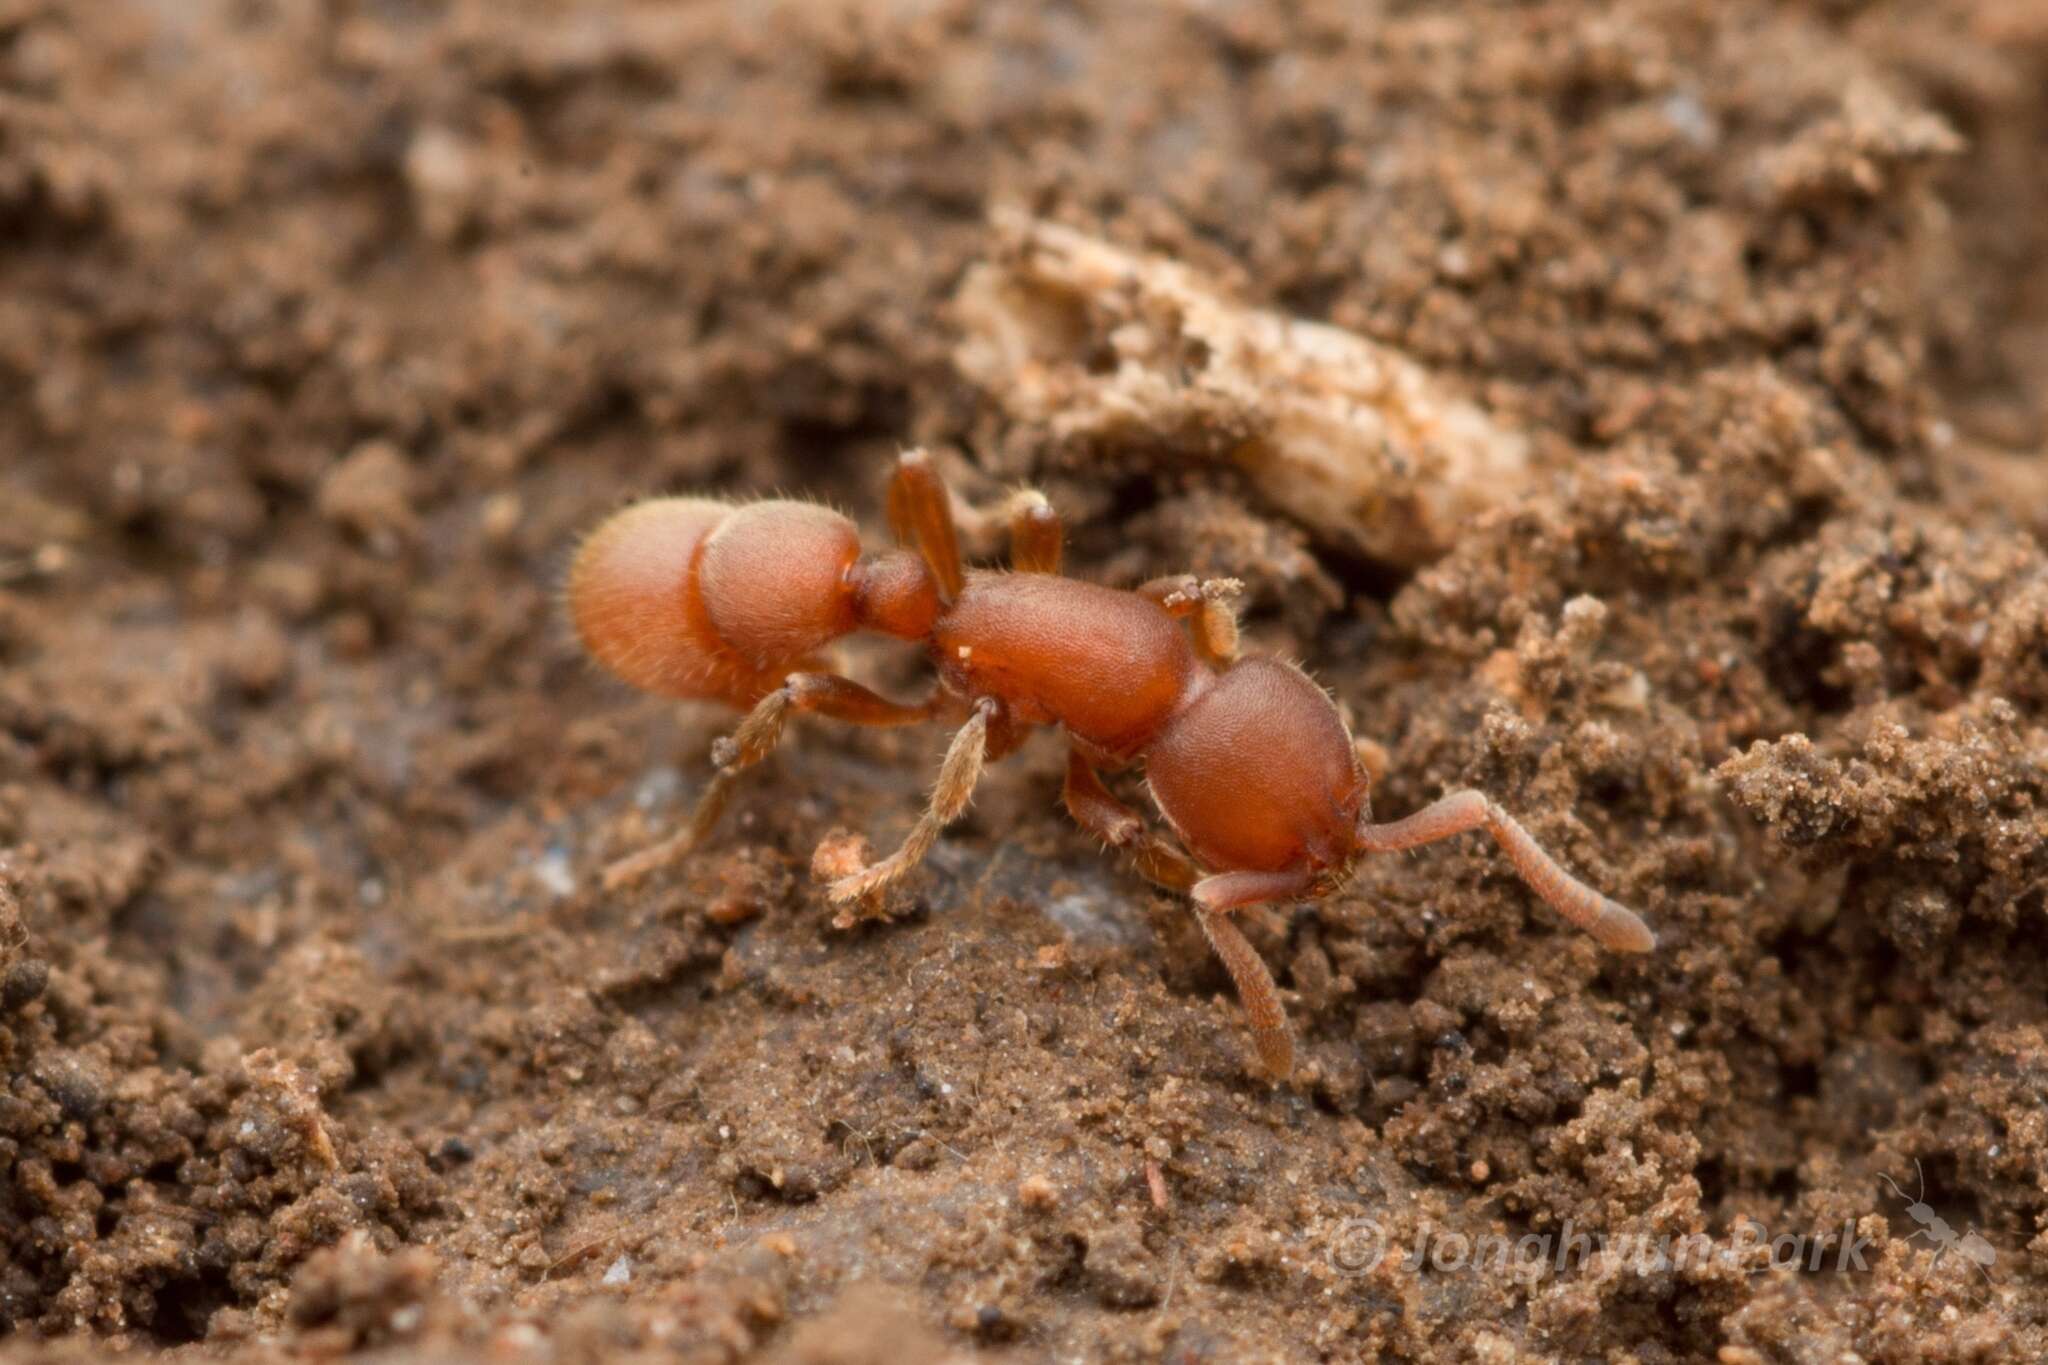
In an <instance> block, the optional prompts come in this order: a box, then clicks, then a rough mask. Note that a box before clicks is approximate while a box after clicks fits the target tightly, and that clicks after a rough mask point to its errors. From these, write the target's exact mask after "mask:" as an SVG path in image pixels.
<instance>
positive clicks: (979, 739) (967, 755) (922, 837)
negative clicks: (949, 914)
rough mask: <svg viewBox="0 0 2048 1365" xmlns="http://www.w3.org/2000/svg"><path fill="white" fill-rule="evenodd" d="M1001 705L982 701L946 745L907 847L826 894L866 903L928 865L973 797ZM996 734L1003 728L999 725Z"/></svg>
mask: <svg viewBox="0 0 2048 1365" xmlns="http://www.w3.org/2000/svg"><path fill="white" fill-rule="evenodd" d="M1000 719H1001V705H1000V703H998V702H996V701H995V700H994V699H993V698H986V697H985V698H983V699H982V700H980V701H978V702H976V703H975V704H974V714H973V715H971V716H969V717H968V719H967V723H966V724H965V725H963V726H961V727H960V730H959V732H958V733H957V734H955V735H954V736H953V742H952V743H951V744H950V745H948V746H947V747H946V757H945V761H944V762H942V763H940V764H939V781H938V784H937V785H936V786H935V787H933V788H932V799H931V801H930V803H929V804H928V805H926V807H925V809H924V814H922V815H920V816H918V818H917V823H916V824H915V825H913V826H911V829H910V834H909V836H908V837H907V838H905V839H904V841H903V846H902V847H901V848H899V849H897V850H896V851H895V852H894V853H891V854H890V855H889V856H888V857H886V858H884V859H882V860H881V861H880V862H878V863H875V864H873V865H872V866H870V867H865V868H862V869H861V870H860V871H859V872H856V873H854V874H852V875H851V876H847V877H841V878H840V879H839V880H838V881H836V882H833V883H832V885H831V887H830V888H829V889H828V890H827V892H826V894H827V895H828V896H830V897H831V898H832V899H833V900H834V901H836V902H838V903H839V904H841V905H846V904H849V903H850V902H853V901H858V900H864V899H866V898H867V897H869V896H874V895H878V894H880V893H881V892H882V891H885V890H887V889H888V888H889V887H891V886H893V885H895V884H896V883H897V882H899V881H901V880H902V879H903V878H904V877H905V876H906V875H908V874H909V873H910V872H912V871H914V870H915V869H916V867H917V865H918V864H919V863H921V862H923V861H924V858H925V855H926V854H927V853H930V852H931V851H932V845H933V844H935V843H937V842H938V841H939V834H940V832H941V831H942V830H944V829H945V828H946V826H947V825H950V824H952V823H953V821H955V820H957V819H959V818H960V813H961V812H962V811H964V810H966V809H967V802H968V800H969V798H971V797H972V796H973V795H974V786H975V783H977V782H979V781H980V780H981V770H982V766H983V765H984V764H985V763H986V762H987V759H988V753H989V731H990V726H991V723H992V722H1000ZM997 728H998V730H999V731H1000V730H1002V729H1003V727H1002V726H1001V725H1000V724H998V726H997Z"/></svg>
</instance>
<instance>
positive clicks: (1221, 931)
mask: <svg viewBox="0 0 2048 1365" xmlns="http://www.w3.org/2000/svg"><path fill="white" fill-rule="evenodd" d="M1195 920H1196V922H1197V923H1199V924H1200V925H1201V926H1202V932H1203V934H1205V935H1207V936H1208V939H1209V947H1210V949H1211V950H1213V951H1214V952H1215V954H1216V956H1217V957H1219V958H1222V959H1223V965H1224V967H1225V968H1227V969H1228V970H1229V972H1230V979H1231V981H1232V982H1233V983H1235V984H1236V986H1237V998H1238V1001H1239V1003H1240V1004H1242V1005H1243V1006H1244V1017H1245V1018H1246V1019H1247V1020H1248V1021H1250V1023H1251V1026H1252V1043H1253V1045H1254V1046H1255V1047H1257V1048H1258V1050H1259V1061H1260V1062H1261V1063H1263V1064H1264V1065H1265V1068H1266V1072H1267V1074H1268V1075H1270V1076H1271V1077H1272V1078H1273V1079H1274V1080H1276V1081H1284V1080H1286V1079H1287V1078H1288V1077H1290V1076H1292V1075H1293V1074H1294V1027H1293V1025H1291V1024H1289V1023H1288V1022H1287V1011H1286V1010H1285V1009H1284V1008H1282V1006H1281V1004H1280V988H1279V987H1278V986H1275V985H1274V984H1273V973H1272V972H1271V971H1270V970H1269V969H1268V968H1267V966H1266V959H1264V958H1262V957H1260V956H1259V953H1258V949H1256V948H1254V947H1252V945H1251V940H1249V939H1247V938H1246V937H1245V936H1244V931H1243V930H1241V929H1239V928H1238V927H1237V923H1236V921H1234V920H1232V919H1231V918H1230V916H1229V915H1228V914H1225V913H1224V912H1222V911H1220V910H1210V909H1207V908H1206V907H1204V906H1200V905H1197V906H1196V907H1195Z"/></svg>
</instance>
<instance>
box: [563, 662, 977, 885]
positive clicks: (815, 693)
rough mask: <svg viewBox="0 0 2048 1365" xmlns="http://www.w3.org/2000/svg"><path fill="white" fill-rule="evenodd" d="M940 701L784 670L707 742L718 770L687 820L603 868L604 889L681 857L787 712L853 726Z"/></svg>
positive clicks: (771, 745)
mask: <svg viewBox="0 0 2048 1365" xmlns="http://www.w3.org/2000/svg"><path fill="white" fill-rule="evenodd" d="M943 704H944V696H943V694H942V693H934V694H933V695H932V696H931V698H930V699H928V700H926V701H923V702H919V703H917V704H916V705H914V706H905V705H903V704H901V703H900V702H893V701H890V700H889V699H888V698H887V697H882V696H878V695H876V694H875V693H873V692H870V691H869V690H868V689H867V688H865V687H862V686H861V685H860V684H859V683H857V682H854V681H852V680H850V679H847V678H842V677H840V676H838V675H837V674H834V673H792V674H790V675H789V677H787V678H785V679H784V680H783V683H782V686H780V687H778V688H776V689H775V690H774V691H773V692H770V693H769V694H768V695H767V696H765V697H763V698H761V700H760V701H758V702H756V703H755V704H754V709H753V710H751V711H749V712H747V715H746V718H745V719H744V720H742V721H741V722H740V723H739V728H738V729H736V730H734V731H733V732H732V734H731V735H730V736H728V737H726V738H724V739H721V740H719V741H718V742H717V743H715V744H713V745H712V746H711V759H712V762H714V763H715V764H717V765H718V770H717V771H716V772H714V773H713V774H712V775H711V782H710V784H709V785H708V786H706V787H705V788H704V794H703V795H702V796H700V797H698V798H697V808H696V809H695V810H694V811H692V812H691V814H690V822H689V823H688V824H686V825H684V826H683V828H682V829H681V830H680V831H678V832H677V833H676V834H674V835H673V836H671V837H670V838H667V839H664V840H662V841H661V842H660V843H658V844H655V845H653V846H652V847H651V848H644V849H642V850H640V852H638V853H635V854H632V855H631V856H629V857H625V858H621V859H619V860H618V861H617V862H614V863H613V864H611V866H609V867H607V868H606V869H605V870H604V889H605V890H607V891H619V890H622V889H624V888H626V887H629V886H631V885H633V884H634V883H635V882H638V881H639V880H641V879H642V878H643V877H645V876H647V875H648V874H649V873H651V872H656V871H659V870H660V869H662V868H664V867H668V866H670V865H672V864H674V863H677V862H680V861H682V860H683V859H684V858H687V857H688V856H689V855H690V853H691V851H692V850H694V849H695V848H696V847H697V845H698V844H699V843H701V842H703V840H704V838H705V836H706V835H708V834H710V832H711V827H712V826H713V825H715V824H717V823H718V817H719V815H720V814H721V813H722V812H723V811H724V810H725V803H726V801H727V800H728V799H729V798H730V797H731V795H732V788H733V785H734V783H736V782H737V781H738V780H739V775H740V774H741V773H743V772H745V771H746V770H747V769H748V768H751V767H753V766H754V765H755V764H756V763H759V762H760V761H761V760H762V759H764V758H766V757H767V756H768V755H769V754H770V753H772V752H773V751H774V749H775V746H776V744H778V743H779V742H780V741H781V739H782V729H783V726H785V725H787V724H788V723H789V717H790V716H791V714H792V713H808V714H810V715H816V716H828V717H830V718H831V719H833V720H843V721H848V722H850V723H852V724H855V725H915V724H917V723H919V722H920V721H926V720H930V719H931V718H932V717H933V716H934V715H935V714H937V713H938V711H939V709H940V707H941V706H942V705H943Z"/></svg>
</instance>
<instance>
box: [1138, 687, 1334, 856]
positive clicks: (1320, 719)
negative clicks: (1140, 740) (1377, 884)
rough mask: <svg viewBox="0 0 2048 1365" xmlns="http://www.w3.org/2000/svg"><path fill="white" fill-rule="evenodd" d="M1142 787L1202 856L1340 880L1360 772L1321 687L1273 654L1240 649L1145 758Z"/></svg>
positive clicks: (1168, 728)
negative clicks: (1245, 653) (1249, 654)
mask: <svg viewBox="0 0 2048 1365" xmlns="http://www.w3.org/2000/svg"><path fill="white" fill-rule="evenodd" d="M1145 771H1146V780H1147V782H1148V783H1149V784H1150V786H1151V788H1152V796H1153V799H1154V800H1155V801H1157V802H1158V804H1159V808H1160V810H1161V811H1162V812H1163V813H1164V814H1165V815H1166V817H1167V819H1168V820H1169V821H1170V822H1171V823H1172V824H1173V827H1174V828H1175V829H1176V830H1177V831H1178V832H1179V833H1180V836H1181V838H1182V839H1183V840H1184V841H1185V842H1186V843H1187V845H1188V847H1189V849H1190V851H1192V852H1193V853H1194V854H1195V855H1196V856H1197V857H1198V858H1200V859H1201V860H1202V862H1203V863H1204V864H1205V865H1207V866H1209V867H1212V868H1224V869H1230V870H1233V871H1254V872H1270V871H1281V870H1287V871H1308V872H1314V873H1316V874H1317V876H1318V881H1319V884H1320V882H1321V881H1323V880H1325V879H1327V878H1333V877H1334V878H1336V879H1337V880H1341V878H1342V874H1343V872H1344V871H1345V870H1348V869H1349V868H1350V867H1351V865H1352V864H1353V863H1354V862H1355V861H1356V859H1357V852H1358V834H1357V827H1358V821H1359V818H1360V815H1361V813H1362V812H1363V810H1364V808H1365V774H1364V771H1363V770H1362V768H1361V766H1360V764H1359V762H1358V754H1357V752H1356V750H1354V749H1353V748H1352V746H1351V736H1350V735H1349V734H1348V733H1346V731H1345V729H1344V722H1343V720H1342V719H1341V718H1339V716H1338V715H1337V708H1336V706H1335V705H1334V704H1332V702H1331V701H1330V698H1329V697H1328V696H1327V695H1326V694H1325V693H1324V692H1323V689H1322V688H1320V687H1317V686H1316V685H1315V683H1314V682H1313V681H1311V680H1310V678H1309V677H1308V675H1307V674H1305V673H1303V672H1302V671H1301V670H1300V669H1298V668H1294V667H1291V666H1290V665H1288V664H1284V663H1281V662H1280V661H1279V660H1277V659H1265V658H1246V659H1240V660H1238V661H1237V662H1236V663H1235V664H1232V665H1231V666H1230V668H1229V669H1228V670H1227V671H1226V672H1224V673H1223V674H1221V675H1220V676H1219V677H1217V679H1216V681H1215V682H1214V684H1212V685H1211V686H1210V687H1209V688H1208V689H1207V690H1206V691H1205V692H1204V693H1202V695H1201V696H1200V697H1199V698H1197V699H1196V700H1195V701H1194V703H1193V704H1191V705H1190V706H1189V707H1188V708H1187V709H1186V710H1185V711H1183V712H1181V713H1180V714H1179V715H1178V716H1176V717H1175V718H1174V719H1173V721H1172V722H1171V723H1170V724H1169V725H1168V726H1167V728H1166V730H1165V732H1164V733H1163V734H1162V735H1161V736H1160V737H1159V740H1158V741H1157V742H1156V743H1155V744H1154V745H1153V747H1152V749H1151V750H1150V752H1148V753H1147V755H1146V758H1145Z"/></svg>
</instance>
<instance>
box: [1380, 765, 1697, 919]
mask: <svg viewBox="0 0 2048 1365" xmlns="http://www.w3.org/2000/svg"><path fill="white" fill-rule="evenodd" d="M1475 829H1484V830H1485V831H1486V832H1487V833H1489V834H1491V835H1492V836H1493V838H1494V842H1495V843H1498V844H1499V845H1500V847H1501V851H1502V852H1503V853H1505V854H1507V855H1508V861H1509V862H1511V863H1513V864H1514V865H1515V871H1516V872H1518V873H1520V874H1521V877H1522V880H1523V881H1524V882H1526V883H1528V886H1529V889H1530V890H1531V891H1534V892H1535V893H1536V894H1537V895H1538V896H1540V897H1542V898H1543V901H1544V903H1545V904H1547V905H1548V906H1549V907H1550V908H1551V909H1553V910H1555V911H1557V913H1558V914H1560V915H1562V916H1564V917H1565V919H1567V920H1569V921H1570V922H1571V923H1573V924H1575V925H1577V926H1578V927H1579V928H1581V929H1583V930H1585V931H1586V932H1587V933H1588V934H1591V935H1592V936H1593V937H1594V939H1595V940H1597V941H1598V942H1599V943H1600V945H1601V946H1602V947H1605V948H1612V949H1614V950H1615V951H1617V952H1624V953H1647V952H1649V951H1650V950H1651V949H1652V948H1654V947H1656V946H1657V939H1656V936H1655V935H1653V934H1651V932H1650V929H1649V926H1648V925H1646V924H1644V923H1643V921H1642V920H1641V919H1640V918H1639V917H1638V916H1637V915H1636V913H1635V912H1634V911H1633V910H1630V909H1629V908H1628V907H1627V906H1625V905H1622V904H1619V903H1618V902H1616V901H1612V900H1609V899H1608V898H1607V897H1605V896H1603V895H1601V894H1600V893H1599V892H1598V891H1595V890H1594V889H1593V888H1592V887H1590V886H1588V885H1586V884H1585V883H1584V882H1582V881H1580V880H1579V879H1578V878H1577V877H1574V876H1573V875H1572V874H1571V873H1569V872H1567V871H1565V870H1564V869H1563V868H1562V867H1560V866H1558V864H1557V860H1556V859H1554V858H1552V857H1551V856H1550V855H1549V854H1548V853H1545V852H1544V851H1543V847H1542V845H1540V844H1538V843H1537V842H1536V840H1535V838H1534V837H1533V836H1531V835H1530V833H1529V831H1528V830H1526V829H1523V828H1522V826H1521V825H1520V823H1518V822H1517V821H1516V820H1515V817H1513V816H1512V815H1509V814H1508V813H1507V812H1506V811H1504V810H1502V809H1501V808H1500V807H1499V806H1497V805H1495V804H1494V803H1493V802H1492V801H1491V800H1489V799H1488V798H1487V797H1486V795H1485V794H1484V793H1482V792H1476V791H1461V792H1454V793H1452V794H1451V795H1449V796H1446V797H1444V798H1443V799H1442V800H1440V801H1437V802H1434V803H1433V804H1431V805H1427V806H1424V807H1423V808H1422V809H1421V810H1419V811H1417V812H1415V814H1413V815H1411V816H1409V817H1408V818H1407V819H1405V820H1396V821H1394V822H1393V823H1391V824H1385V825H1360V826H1359V827H1358V847H1359V851H1360V852H1364V853H1391V852H1394V851H1397V850H1400V849H1404V848H1415V847H1417V846H1419V845H1421V844H1433V843H1435V842H1436V841H1437V840H1439V839H1448V838H1450V837H1451V836H1452V835H1454V834H1463V833H1465V832H1466V831H1468V830H1475Z"/></svg>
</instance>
